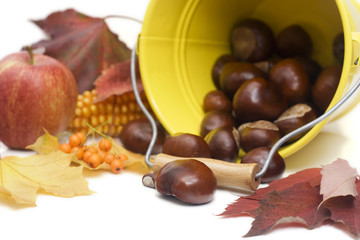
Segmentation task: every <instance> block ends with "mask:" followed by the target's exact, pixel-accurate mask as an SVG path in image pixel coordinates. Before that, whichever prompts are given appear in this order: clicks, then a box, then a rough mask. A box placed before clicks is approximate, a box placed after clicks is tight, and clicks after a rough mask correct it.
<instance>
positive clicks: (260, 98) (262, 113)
mask: <svg viewBox="0 0 360 240" xmlns="http://www.w3.org/2000/svg"><path fill="white" fill-rule="evenodd" d="M286 108H287V102H286V99H285V97H284V96H283V95H282V94H281V93H280V92H279V91H278V90H277V89H276V88H275V86H274V85H273V84H272V83H271V82H269V81H266V80H265V79H264V78H254V79H251V80H248V81H246V82H245V83H244V84H243V85H242V86H241V87H240V88H239V89H238V90H237V92H236V94H235V96H234V98H233V110H234V114H235V118H236V120H238V121H239V123H245V122H253V121H257V120H269V121H273V120H275V119H276V118H277V117H278V116H280V114H281V113H282V112H284V111H285V109H286Z"/></svg>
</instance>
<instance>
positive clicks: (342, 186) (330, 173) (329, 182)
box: [320, 158, 359, 201]
mask: <svg viewBox="0 0 360 240" xmlns="http://www.w3.org/2000/svg"><path fill="white" fill-rule="evenodd" d="M321 175H322V178H321V184H320V194H322V195H323V196H324V199H323V201H326V200H327V199H329V198H332V197H337V196H346V195H352V196H357V191H356V187H355V180H356V178H357V177H358V175H359V174H358V172H357V171H356V169H355V168H352V167H351V166H350V165H349V163H348V162H347V161H346V160H344V159H341V158H338V159H337V160H336V161H334V162H332V163H331V164H328V165H326V166H324V167H323V169H322V170H321Z"/></svg>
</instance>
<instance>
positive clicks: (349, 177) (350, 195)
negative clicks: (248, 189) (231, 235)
mask: <svg viewBox="0 0 360 240" xmlns="http://www.w3.org/2000/svg"><path fill="white" fill-rule="evenodd" d="M359 191H360V182H359V175H358V173H357V171H356V170H355V169H353V168H351V167H350V165H349V164H348V162H347V161H346V160H343V159H337V160H336V161H334V162H333V163H331V164H329V165H326V166H324V167H322V168H310V169H306V170H303V171H300V172H297V173H295V174H293V175H290V176H288V177H286V178H283V179H279V180H276V181H274V182H272V183H270V184H269V186H268V187H266V188H261V189H258V190H257V191H256V192H255V193H254V194H252V195H250V196H245V197H240V198H239V199H237V200H236V201H235V202H234V203H232V204H229V205H228V207H227V208H226V209H225V211H224V212H223V213H221V214H220V216H223V217H239V216H251V217H253V218H254V221H253V223H252V227H251V229H250V230H249V232H248V233H247V234H246V235H245V237H251V236H257V235H261V234H265V233H267V232H269V231H270V230H271V229H272V228H273V227H275V226H276V225H279V224H281V223H301V224H304V225H305V226H307V227H308V228H310V229H312V228H316V227H318V226H320V225H322V224H323V223H324V222H325V221H330V222H336V223H342V224H344V225H345V226H346V227H347V229H349V231H350V232H351V233H352V234H353V235H354V236H356V237H360V199H359V197H358V192H359Z"/></svg>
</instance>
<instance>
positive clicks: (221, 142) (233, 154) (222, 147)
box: [204, 127, 240, 162]
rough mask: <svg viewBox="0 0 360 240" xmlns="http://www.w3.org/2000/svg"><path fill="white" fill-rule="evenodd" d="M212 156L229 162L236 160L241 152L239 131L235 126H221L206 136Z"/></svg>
mask: <svg viewBox="0 0 360 240" xmlns="http://www.w3.org/2000/svg"><path fill="white" fill-rule="evenodd" d="M204 139H205V141H206V142H207V143H208V145H209V147H210V151H211V157H212V158H214V159H219V160H223V161H227V162H235V161H236V158H237V156H238V154H239V150H240V147H239V142H240V139H239V132H238V131H237V130H236V128H233V127H220V128H216V129H214V130H212V131H211V132H209V133H208V134H207V135H206V136H205V138H204Z"/></svg>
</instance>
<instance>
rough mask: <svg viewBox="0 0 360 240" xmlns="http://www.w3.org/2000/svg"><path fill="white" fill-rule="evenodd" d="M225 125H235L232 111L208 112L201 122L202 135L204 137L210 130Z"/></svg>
mask: <svg viewBox="0 0 360 240" xmlns="http://www.w3.org/2000/svg"><path fill="white" fill-rule="evenodd" d="M225 126H229V127H235V122H234V119H233V117H232V114H231V113H229V112H224V111H218V110H214V111H210V112H207V113H206V114H205V115H204V117H203V119H202V121H201V123H200V136H201V137H203V138H204V137H205V136H206V135H207V134H208V133H209V132H210V131H212V130H214V129H216V128H219V127H225Z"/></svg>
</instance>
